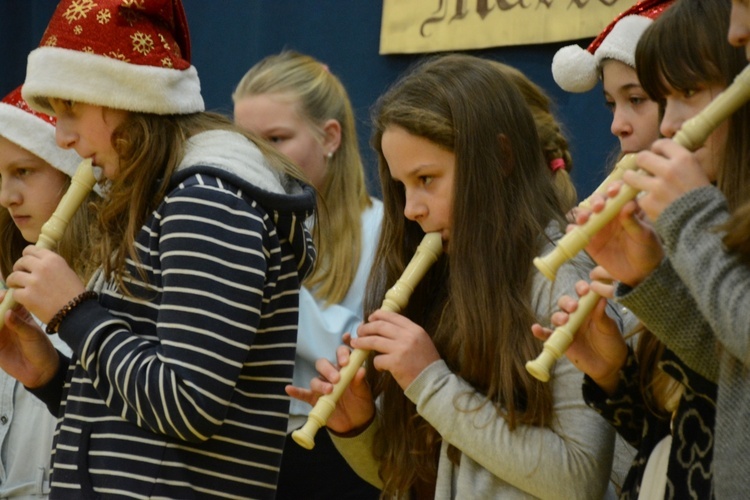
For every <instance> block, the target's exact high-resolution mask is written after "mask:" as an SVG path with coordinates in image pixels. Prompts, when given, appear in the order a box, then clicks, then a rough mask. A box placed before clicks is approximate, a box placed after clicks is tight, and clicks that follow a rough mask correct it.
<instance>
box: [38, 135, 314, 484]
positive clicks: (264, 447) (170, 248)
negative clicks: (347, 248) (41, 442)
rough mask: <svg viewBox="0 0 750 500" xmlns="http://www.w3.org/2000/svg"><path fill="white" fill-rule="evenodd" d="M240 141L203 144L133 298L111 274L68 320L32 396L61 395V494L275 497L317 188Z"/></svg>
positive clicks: (149, 247) (133, 283) (181, 179)
mask: <svg viewBox="0 0 750 500" xmlns="http://www.w3.org/2000/svg"><path fill="white" fill-rule="evenodd" d="M239 138H240V136H236V135H234V134H230V133H227V132H209V133H204V134H201V135H199V136H197V137H196V138H193V139H191V142H193V143H194V144H193V145H192V146H191V150H190V151H189V153H188V155H187V156H186V160H185V161H184V162H183V165H182V166H181V168H180V169H179V170H178V172H177V174H176V175H175V178H174V183H173V185H174V189H173V190H172V191H171V192H170V193H169V194H168V195H167V196H166V197H165V199H164V200H163V202H162V203H161V204H160V205H159V206H158V208H157V209H156V210H155V211H154V212H153V213H152V214H151V216H150V217H149V218H148V220H147V221H146V222H145V223H144V225H143V227H142V229H141V231H140V233H139V234H138V235H137V239H136V246H137V249H138V253H139V257H140V261H141V264H140V265H139V269H137V270H136V269H135V268H134V266H133V263H132V262H129V263H128V271H129V275H130V278H129V281H128V283H129V285H130V289H131V291H132V292H133V294H134V295H135V298H133V297H129V296H126V295H124V294H122V293H121V292H120V291H119V290H118V289H117V288H116V286H115V284H114V283H112V282H106V281H104V280H102V278H101V276H100V277H99V283H98V284H95V285H92V286H94V287H95V288H96V289H97V290H98V291H99V292H100V295H99V300H98V301H89V302H85V303H83V304H81V305H80V306H79V307H77V308H76V309H74V310H73V311H72V312H71V313H70V314H69V315H68V317H66V318H65V320H64V321H63V323H62V325H61V326H60V336H61V338H63V339H64V340H65V341H66V342H67V343H68V344H69V345H70V346H71V347H72V348H73V351H74V355H73V357H72V358H71V359H70V360H64V362H63V363H62V365H63V366H62V368H61V371H60V373H59V374H58V379H57V383H50V384H48V386H47V387H45V388H44V389H43V390H41V391H36V393H37V395H39V397H41V398H43V399H45V400H46V401H47V402H48V406H50V408H51V409H54V408H55V406H57V405H58V404H59V412H58V414H59V416H60V419H59V423H58V427H57V435H56V438H55V443H54V449H53V472H52V495H51V497H52V498H97V497H106V498H111V497H118V496H119V497H127V498H273V496H274V493H275V488H276V481H277V475H278V469H279V465H280V462H281V452H282V449H283V446H284V438H285V434H286V426H287V419H288V412H289V398H288V397H287V395H286V394H285V393H284V386H285V385H286V384H288V383H291V380H292V369H293V365H294V353H295V342H296V335H297V319H298V314H297V310H298V292H299V286H300V282H301V280H302V278H303V277H304V275H305V274H306V273H307V271H308V270H309V268H310V265H311V263H312V259H313V257H314V250H313V248H312V243H311V239H310V235H309V233H308V232H307V231H306V230H305V228H304V221H305V219H306V218H307V217H308V216H309V215H310V214H311V213H312V210H313V208H314V195H313V193H312V191H311V189H310V188H308V187H302V186H300V185H299V184H296V183H294V182H290V181H287V182H286V184H287V187H286V188H285V187H284V185H283V183H282V180H281V179H279V177H278V175H277V174H275V173H273V172H272V171H271V170H270V169H268V167H266V166H265V165H264V163H263V159H262V157H261V156H260V153H259V152H258V151H257V149H256V148H255V147H254V146H251V144H250V143H249V142H247V141H245V140H244V139H239ZM248 164H249V165H248ZM258 185H261V186H264V188H259V187H258ZM290 186H291V188H294V189H291V188H290ZM139 272H142V273H145V277H146V280H145V282H144V281H143V280H142V279H141V277H140V274H139ZM95 281H96V279H95V280H94V282H95ZM63 370H65V372H63ZM61 390H62V394H61V393H60V391H61Z"/></svg>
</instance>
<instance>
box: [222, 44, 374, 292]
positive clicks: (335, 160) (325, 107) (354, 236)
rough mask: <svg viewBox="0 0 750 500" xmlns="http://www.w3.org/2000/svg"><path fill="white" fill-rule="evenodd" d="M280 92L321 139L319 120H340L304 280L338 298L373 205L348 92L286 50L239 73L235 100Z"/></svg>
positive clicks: (315, 64) (322, 69)
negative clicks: (310, 269)
mask: <svg viewBox="0 0 750 500" xmlns="http://www.w3.org/2000/svg"><path fill="white" fill-rule="evenodd" d="M272 93H283V94H286V95H288V96H290V97H291V98H292V99H293V100H294V102H295V103H296V105H297V108H298V109H297V111H298V112H299V113H300V116H301V117H302V118H304V119H305V121H306V122H307V123H308V124H309V126H310V127H311V128H312V129H313V130H314V131H316V132H317V133H318V135H319V137H320V138H322V136H323V130H322V128H321V126H322V124H323V123H325V122H326V121H327V120H330V119H334V120H336V121H338V122H339V124H340V125H341V143H340V145H339V147H338V149H337V150H336V152H335V153H334V154H333V155H332V156H331V157H330V158H329V159H328V163H327V165H326V174H325V179H324V181H323V186H322V188H321V191H320V193H319V195H320V199H319V204H318V208H319V209H318V212H317V221H318V222H317V224H316V226H317V228H316V229H317V230H316V231H315V232H314V234H313V243H314V244H315V247H316V249H317V251H318V252H317V261H316V264H315V269H314V271H313V272H312V273H311V274H310V275H309V276H308V277H307V278H306V279H305V283H304V284H305V286H307V287H308V288H310V289H311V290H312V291H313V293H314V294H315V296H316V297H317V298H318V299H321V300H324V301H325V302H326V303H328V304H335V303H337V302H341V301H342V300H343V299H344V297H345V296H346V294H347V292H348V291H349V287H350V286H351V284H352V282H353V281H354V277H355V276H356V274H357V268H358V267H359V259H360V255H361V253H362V227H361V226H362V222H361V216H362V212H364V211H365V210H366V209H367V208H368V207H370V206H371V205H372V203H371V201H370V196H369V195H368V193H367V186H366V184H365V174H364V166H363V165H362V158H361V156H360V153H359V144H358V142H357V130H356V126H355V121H354V111H353V110H352V105H351V102H350V101H349V95H348V94H347V92H346V89H345V88H344V86H343V85H342V83H341V81H340V80H339V79H338V78H337V77H336V76H335V75H334V74H333V73H331V71H330V70H329V69H328V67H327V66H325V65H323V64H322V63H320V62H319V61H317V60H315V59H314V58H312V57H310V56H307V55H303V54H299V53H297V52H294V51H285V52H282V53H280V54H276V55H273V56H268V57H266V58H265V59H263V60H261V61H260V62H259V63H257V64H256V65H255V66H253V67H252V68H250V70H249V71H248V72H247V73H246V74H245V76H244V77H242V80H240V83H239V84H238V85H237V89H236V90H235V91H234V94H232V99H233V100H234V102H237V101H238V100H240V99H242V98H244V97H247V96H252V95H262V94H272Z"/></svg>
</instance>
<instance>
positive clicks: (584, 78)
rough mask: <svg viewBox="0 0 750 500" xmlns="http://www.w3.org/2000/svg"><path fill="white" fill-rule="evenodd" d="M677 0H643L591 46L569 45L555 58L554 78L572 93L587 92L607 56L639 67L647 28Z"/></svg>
mask: <svg viewBox="0 0 750 500" xmlns="http://www.w3.org/2000/svg"><path fill="white" fill-rule="evenodd" d="M672 1H673V0H642V1H640V2H638V3H637V4H635V5H634V6H632V7H631V8H629V9H628V10H626V11H625V12H623V13H621V14H620V15H618V16H617V17H616V18H615V19H614V20H613V21H612V22H611V23H610V24H609V26H607V27H606V28H604V31H602V32H601V33H600V34H599V36H597V37H596V38H595V39H594V41H593V42H591V44H590V45H589V46H588V48H586V49H583V48H581V47H579V46H578V45H568V46H566V47H563V48H561V49H560V50H558V51H557V53H556V54H555V56H554V57H553V58H552V77H553V78H554V79H555V82H557V84H558V85H559V86H560V87H561V88H562V89H563V90H567V91H568V92H586V91H587V90H591V89H592V88H594V86H595V85H596V82H597V81H598V79H599V72H600V70H601V62H602V60H604V59H615V60H617V61H620V62H623V63H625V64H627V65H628V66H630V67H631V68H635V47H636V45H637V44H638V40H639V39H640V38H641V35H642V34H643V32H644V31H646V28H648V27H649V26H650V25H651V23H652V22H653V21H654V19H656V18H657V17H659V16H660V15H661V13H662V12H664V10H666V9H667V7H669V6H670V5H671V4H672Z"/></svg>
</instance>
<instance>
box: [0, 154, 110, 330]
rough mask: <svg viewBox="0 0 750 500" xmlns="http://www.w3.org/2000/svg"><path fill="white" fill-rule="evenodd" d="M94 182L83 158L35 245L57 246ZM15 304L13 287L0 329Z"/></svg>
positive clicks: (1, 308) (1, 311) (5, 301)
mask: <svg viewBox="0 0 750 500" xmlns="http://www.w3.org/2000/svg"><path fill="white" fill-rule="evenodd" d="M95 183H96V178H95V177H94V167H93V165H92V164H91V160H90V159H86V160H83V161H82V162H81V163H80V164H79V165H78V168H77V169H76V172H75V174H74V175H73V177H72V178H71V180H70V187H69V188H68V190H67V191H66V192H65V194H64V195H63V197H62V198H61V199H60V203H58V205H57V208H56V209H55V211H54V213H53V214H52V216H51V217H50V218H49V220H48V221H47V222H45V223H44V225H43V226H42V231H41V233H40V234H39V239H38V240H37V242H36V246H37V247H39V248H44V249H47V250H51V249H53V248H55V246H57V243H58V242H59V241H60V238H62V235H63V233H65V229H66V228H67V227H68V223H69V222H70V219H71V218H72V217H73V214H75V213H76V210H78V207H80V206H81V204H82V203H83V200H85V199H86V197H87V196H88V195H89V193H90V192H91V190H92V189H93V188H94V184H95ZM15 305H16V301H15V300H14V299H13V289H12V288H11V289H9V290H8V291H7V292H6V293H5V298H4V299H3V302H2V304H0V330H1V329H2V328H3V326H5V313H6V312H8V311H9V310H11V309H13V307H15Z"/></svg>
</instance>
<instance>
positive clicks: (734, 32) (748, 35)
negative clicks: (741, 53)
mask: <svg viewBox="0 0 750 500" xmlns="http://www.w3.org/2000/svg"><path fill="white" fill-rule="evenodd" d="M727 39H728V40H729V43H731V44H732V45H734V46H735V47H743V46H744V47H745V48H746V50H747V49H748V48H750V47H748V44H750V7H748V6H745V5H738V2H732V13H731V15H730V17H729V34H728V36H727ZM749 55H750V54H749Z"/></svg>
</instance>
